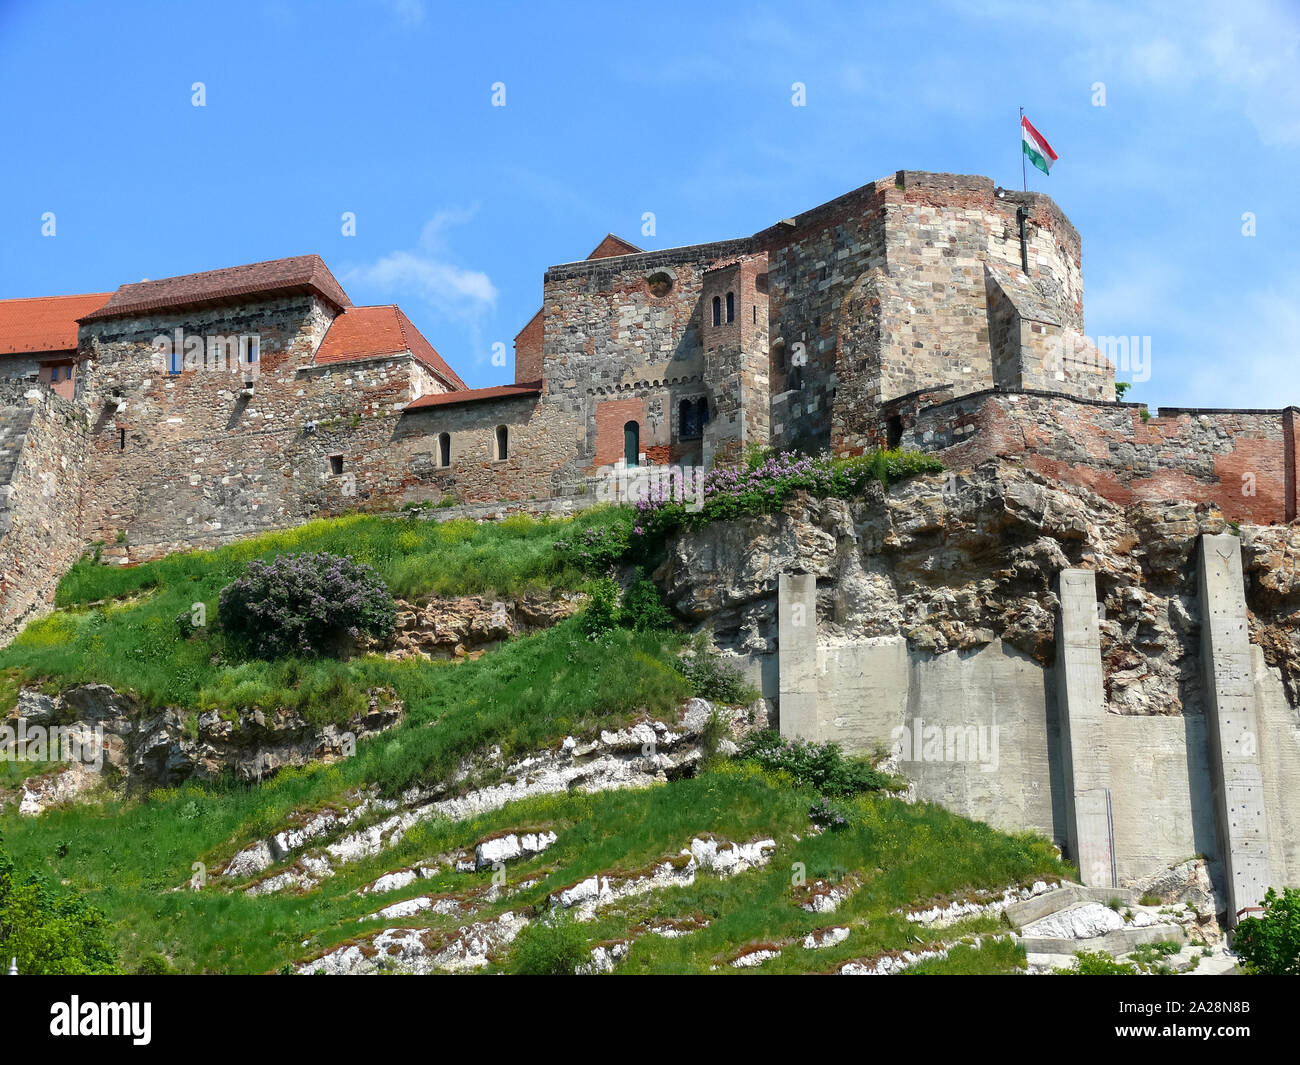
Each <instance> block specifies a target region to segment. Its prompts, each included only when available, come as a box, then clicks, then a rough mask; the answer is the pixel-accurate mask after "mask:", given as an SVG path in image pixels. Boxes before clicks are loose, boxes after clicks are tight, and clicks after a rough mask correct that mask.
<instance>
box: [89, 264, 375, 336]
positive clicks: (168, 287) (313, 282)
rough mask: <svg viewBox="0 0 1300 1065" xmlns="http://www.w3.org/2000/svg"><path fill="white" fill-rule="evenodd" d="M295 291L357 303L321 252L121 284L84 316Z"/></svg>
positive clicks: (331, 300)
mask: <svg viewBox="0 0 1300 1065" xmlns="http://www.w3.org/2000/svg"><path fill="white" fill-rule="evenodd" d="M294 293H313V294H315V295H317V296H320V297H321V298H322V299H324V300H326V301H327V302H328V303H332V304H333V305H334V306H335V307H339V308H344V307H350V306H352V301H351V300H350V299H348V294H347V293H346V292H344V291H343V287H342V286H341V285H340V284H339V283H338V281H336V280H335V279H334V275H333V274H331V273H330V272H329V268H328V267H327V266H326V265H325V263H324V260H322V259H321V257H320V256H319V255H298V256H294V257H293V258H291V259H272V260H269V261H267V262H262V263H248V264H247V265H245V266H228V267H225V268H224V269H221V270H205V271H203V272H202V273H198V274H182V275H181V276H180V277H165V278H162V279H160V280H158V281H139V282H136V283H135V284H130V285H122V286H121V287H120V288H119V289H118V290H117V291H116V292H114V293H113V295H112V298H111V299H109V301H108V302H107V303H105V304H104V305H103V306H102V307H100V308H99V309H98V310H96V311H94V312H92V313H89V314H84V315H82V321H95V320H98V319H101V318H121V317H124V316H127V315H136V314H148V313H150V312H153V311H159V310H164V309H170V308H175V307H204V306H210V305H212V304H218V303H229V302H230V301H232V300H237V299H240V298H241V297H245V296H278V295H290V294H294Z"/></svg>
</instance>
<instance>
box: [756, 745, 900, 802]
mask: <svg viewBox="0 0 1300 1065" xmlns="http://www.w3.org/2000/svg"><path fill="white" fill-rule="evenodd" d="M740 753H741V756H742V757H744V758H749V759H752V760H753V761H755V762H757V763H758V764H759V765H760V766H762V767H763V768H764V769H765V770H767V771H768V772H770V773H777V772H782V771H784V772H786V773H789V774H790V776H791V777H792V778H793V780H794V784H795V786H796V787H801V788H802V787H806V788H814V789H816V790H817V791H819V792H821V793H822V794H823V795H830V796H832V797H835V798H844V797H847V796H850V795H857V794H860V793H861V792H865V791H880V790H881V789H882V788H886V787H888V786H889V784H890V779H889V777H888V776H886V775H885V774H884V773H881V772H879V771H878V770H876V769H873V768H872V767H871V766H870V765H869V764H868V763H867V762H866V761H865V760H863V759H859V758H845V757H844V755H843V753H842V752H841V751H840V745H839V744H838V743H810V742H806V741H804V740H793V741H791V740H785V739H782V738H781V734H780V733H779V732H777V731H775V730H774V729H767V730H765V731H763V732H756V733H752V734H751V735H750V736H749V737H747V738H746V740H745V742H744V744H743V745H742V746H741V750H740Z"/></svg>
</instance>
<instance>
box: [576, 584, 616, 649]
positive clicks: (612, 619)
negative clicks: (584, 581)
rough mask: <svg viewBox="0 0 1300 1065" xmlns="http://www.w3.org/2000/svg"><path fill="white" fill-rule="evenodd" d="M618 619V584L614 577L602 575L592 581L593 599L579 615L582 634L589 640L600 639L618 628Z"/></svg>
mask: <svg viewBox="0 0 1300 1065" xmlns="http://www.w3.org/2000/svg"><path fill="white" fill-rule="evenodd" d="M618 620H619V608H618V585H617V584H615V583H614V579H613V578H612V577H601V578H600V580H598V581H594V582H592V585H591V600H590V601H589V602H588V603H587V606H586V609H584V610H583V612H582V613H581V614H579V615H578V623H579V625H580V626H581V627H582V634H583V635H584V636H586V637H587V639H589V640H599V639H600V638H601V637H602V636H605V635H607V634H608V633H610V632H613V631H614V629H616V628H618Z"/></svg>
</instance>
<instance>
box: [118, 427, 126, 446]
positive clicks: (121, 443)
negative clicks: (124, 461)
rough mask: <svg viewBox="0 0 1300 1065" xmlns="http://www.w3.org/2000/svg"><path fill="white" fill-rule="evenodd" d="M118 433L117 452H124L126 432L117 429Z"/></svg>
mask: <svg viewBox="0 0 1300 1065" xmlns="http://www.w3.org/2000/svg"><path fill="white" fill-rule="evenodd" d="M118 433H119V434H120V435H119V436H118V438H117V450H118V451H125V450H126V430H125V429H119V430H118Z"/></svg>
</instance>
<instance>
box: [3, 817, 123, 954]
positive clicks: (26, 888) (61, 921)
mask: <svg viewBox="0 0 1300 1065" xmlns="http://www.w3.org/2000/svg"><path fill="white" fill-rule="evenodd" d="M109 932H110V926H109V923H108V919H107V918H106V917H105V916H104V914H103V913H102V912H101V911H100V910H97V909H96V908H95V907H93V906H91V905H89V904H88V903H87V902H86V900H85V899H83V898H82V897H81V896H80V895H77V894H73V893H71V892H65V891H62V890H59V889H56V888H54V887H51V885H50V884H49V882H48V881H46V880H45V878H44V877H42V876H40V875H39V874H32V875H30V876H28V877H27V878H26V879H25V880H24V881H22V882H19V881H18V879H17V877H16V873H15V869H14V863H13V860H12V859H11V858H10V857H9V854H8V852H7V851H6V850H5V849H4V847H3V842H2V841H0V958H2V959H3V963H4V966H5V971H8V965H9V959H10V958H16V959H17V961H18V972H19V973H20V974H21V975H24V976H90V975H101V974H110V973H115V972H117V957H116V955H115V953H114V950H113V946H112V943H111V941H110V938H109Z"/></svg>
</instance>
